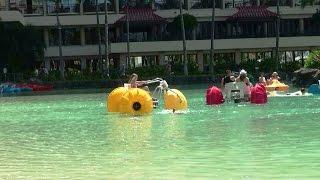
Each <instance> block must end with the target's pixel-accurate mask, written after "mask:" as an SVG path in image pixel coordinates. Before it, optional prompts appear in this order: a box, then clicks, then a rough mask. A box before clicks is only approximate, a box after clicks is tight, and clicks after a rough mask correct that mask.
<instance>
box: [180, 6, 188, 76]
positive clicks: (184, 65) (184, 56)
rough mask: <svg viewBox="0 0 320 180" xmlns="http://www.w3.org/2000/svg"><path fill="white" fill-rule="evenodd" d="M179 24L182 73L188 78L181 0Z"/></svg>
mask: <svg viewBox="0 0 320 180" xmlns="http://www.w3.org/2000/svg"><path fill="white" fill-rule="evenodd" d="M179 4H180V6H179V10H180V23H181V34H182V43H183V72H184V75H185V76H188V58H187V48H186V33H185V29H184V20H183V14H182V0H180V3H179Z"/></svg>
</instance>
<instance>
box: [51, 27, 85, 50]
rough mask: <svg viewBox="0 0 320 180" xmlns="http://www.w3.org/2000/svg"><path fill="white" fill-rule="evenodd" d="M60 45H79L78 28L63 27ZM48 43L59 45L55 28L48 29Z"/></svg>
mask: <svg viewBox="0 0 320 180" xmlns="http://www.w3.org/2000/svg"><path fill="white" fill-rule="evenodd" d="M61 34H62V45H64V46H68V45H80V29H79V28H65V29H62V30H61ZM49 45H50V46H57V45H59V33H58V30H57V29H50V31H49Z"/></svg>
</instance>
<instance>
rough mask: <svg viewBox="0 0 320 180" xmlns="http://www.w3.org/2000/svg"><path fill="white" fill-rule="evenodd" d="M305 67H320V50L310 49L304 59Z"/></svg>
mask: <svg viewBox="0 0 320 180" xmlns="http://www.w3.org/2000/svg"><path fill="white" fill-rule="evenodd" d="M304 66H305V67H306V68H317V69H320V50H316V51H312V52H311V53H310V54H309V56H308V58H307V59H306V61H305V65H304Z"/></svg>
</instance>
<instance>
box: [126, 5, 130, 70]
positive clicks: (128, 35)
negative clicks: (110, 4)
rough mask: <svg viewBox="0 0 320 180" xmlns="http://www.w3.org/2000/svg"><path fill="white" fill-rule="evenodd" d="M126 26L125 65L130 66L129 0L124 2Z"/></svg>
mask: <svg viewBox="0 0 320 180" xmlns="http://www.w3.org/2000/svg"><path fill="white" fill-rule="evenodd" d="M126 28H127V65H128V67H129V68H130V33H129V30H130V29H129V0H127V3H126Z"/></svg>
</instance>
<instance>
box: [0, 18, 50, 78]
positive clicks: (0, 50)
mask: <svg viewBox="0 0 320 180" xmlns="http://www.w3.org/2000/svg"><path fill="white" fill-rule="evenodd" d="M0 42H1V43H0V67H1V68H4V67H6V68H8V70H9V72H16V73H17V72H27V71H32V70H34V66H35V64H36V61H37V60H38V61H39V60H43V55H44V49H45V44H44V40H43V34H42V32H41V30H40V29H38V28H35V27H32V26H29V25H27V26H23V25H22V24H20V23H16V22H0Z"/></svg>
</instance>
